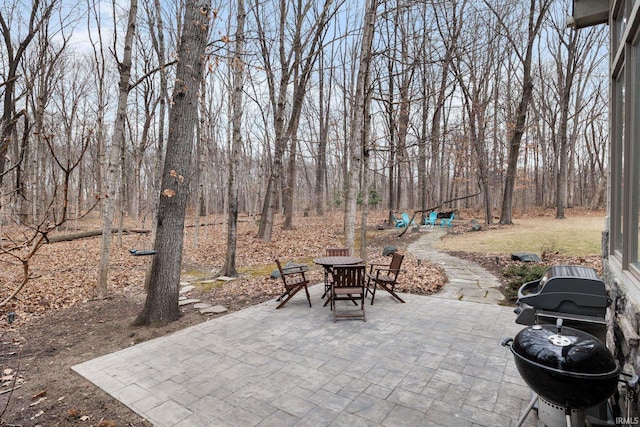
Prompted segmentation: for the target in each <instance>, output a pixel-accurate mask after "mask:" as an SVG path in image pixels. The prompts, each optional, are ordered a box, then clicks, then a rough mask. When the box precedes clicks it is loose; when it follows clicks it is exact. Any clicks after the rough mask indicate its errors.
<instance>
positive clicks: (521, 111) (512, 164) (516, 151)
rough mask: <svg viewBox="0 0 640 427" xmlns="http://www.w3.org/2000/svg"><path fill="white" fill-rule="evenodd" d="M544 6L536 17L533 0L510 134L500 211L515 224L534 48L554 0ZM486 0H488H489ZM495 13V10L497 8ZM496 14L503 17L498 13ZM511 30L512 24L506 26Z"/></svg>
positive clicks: (505, 220)
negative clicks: (520, 82)
mask: <svg viewBox="0 0 640 427" xmlns="http://www.w3.org/2000/svg"><path fill="white" fill-rule="evenodd" d="M540 2H541V6H540V11H539V13H538V16H537V17H535V16H534V15H535V11H536V3H537V0H531V3H530V6H529V27H528V29H529V31H528V39H527V48H526V52H525V53H524V55H520V56H519V57H520V60H521V61H522V73H523V77H522V94H521V97H520V103H519V104H518V109H517V110H516V114H515V122H514V123H513V132H512V133H511V137H510V138H509V150H508V157H507V172H506V177H505V178H506V179H505V183H504V195H503V198H502V211H501V213H500V224H503V225H504V224H513V221H512V208H513V190H514V188H515V183H516V179H517V175H518V156H519V155H520V145H521V143H522V135H523V134H524V131H525V124H526V121H527V111H528V109H529V104H530V102H531V98H532V95H533V78H532V76H531V67H532V58H533V49H534V46H535V40H536V38H537V37H538V35H539V34H540V27H541V26H542V22H543V21H544V16H545V14H546V12H547V9H548V8H549V6H550V4H551V0H540ZM485 3H486V0H485ZM494 13H495V12H494ZM495 14H496V17H497V18H499V15H498V14H497V13H495ZM505 30H508V28H505Z"/></svg>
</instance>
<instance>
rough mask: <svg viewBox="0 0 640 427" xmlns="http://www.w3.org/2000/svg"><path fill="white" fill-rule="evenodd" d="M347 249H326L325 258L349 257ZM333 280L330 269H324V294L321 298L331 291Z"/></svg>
mask: <svg viewBox="0 0 640 427" xmlns="http://www.w3.org/2000/svg"><path fill="white" fill-rule="evenodd" d="M349 255H351V254H350V253H349V248H327V256H349ZM332 280H333V278H332V277H331V268H325V270H324V293H323V294H322V298H324V297H325V296H326V295H327V294H328V293H329V290H330V289H331V281H332Z"/></svg>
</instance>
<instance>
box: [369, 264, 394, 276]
mask: <svg viewBox="0 0 640 427" xmlns="http://www.w3.org/2000/svg"><path fill="white" fill-rule="evenodd" d="M376 266H381V267H387V268H389V264H381V263H375V262H372V263H371V264H369V273H373V268H374V267H375V269H376V270H378V269H379V268H380V267H376Z"/></svg>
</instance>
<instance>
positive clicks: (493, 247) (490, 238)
mask: <svg viewBox="0 0 640 427" xmlns="http://www.w3.org/2000/svg"><path fill="white" fill-rule="evenodd" d="M467 222H468V221H465V222H464V223H459V224H458V226H457V228H459V229H460V230H462V231H463V233H458V234H450V235H448V236H447V237H446V238H444V239H443V240H441V241H440V243H439V245H438V248H439V249H440V250H444V251H466V252H483V253H513V252H533V253H537V254H538V255H541V254H542V253H543V252H547V253H550V252H552V253H556V252H557V253H558V254H560V255H566V256H587V255H598V254H600V253H601V237H602V230H603V229H604V214H602V216H600V215H597V216H593V215H589V216H582V215H580V216H573V217H568V218H567V219H563V220H557V219H555V218H553V217H552V216H543V217H523V218H517V219H515V220H514V225H512V226H501V225H494V226H491V227H489V228H488V229H487V227H486V226H483V230H482V231H480V232H466V231H467V230H469V229H470V226H469V225H468V224H466V223H467Z"/></svg>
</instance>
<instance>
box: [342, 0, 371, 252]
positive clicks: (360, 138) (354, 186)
mask: <svg viewBox="0 0 640 427" xmlns="http://www.w3.org/2000/svg"><path fill="white" fill-rule="evenodd" d="M378 5H379V0H367V4H366V8H365V14H364V22H363V24H362V40H361V42H360V61H359V68H358V77H357V80H356V92H355V96H354V98H353V105H352V109H351V128H350V131H349V156H350V167H349V173H348V176H347V179H346V181H347V196H346V200H345V205H346V213H345V218H344V222H345V226H344V230H345V245H346V247H348V248H349V250H350V251H351V252H352V253H353V252H354V249H355V232H356V210H357V206H358V205H357V195H358V187H359V186H358V183H359V182H360V175H361V174H362V172H361V171H362V160H363V159H362V155H363V151H364V147H365V146H366V143H367V139H368V135H366V134H365V131H366V130H367V129H368V126H367V125H366V121H367V116H368V115H369V111H368V106H369V102H368V100H367V98H368V92H369V90H368V89H369V81H370V80H369V79H370V73H371V58H372V51H371V47H372V45H373V36H374V34H375V24H376V18H377V9H378ZM362 227H366V224H362Z"/></svg>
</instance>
